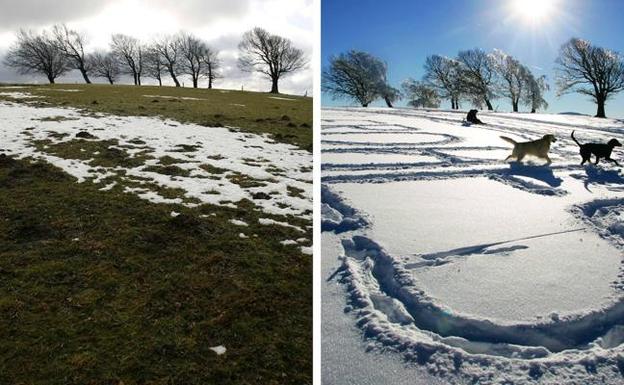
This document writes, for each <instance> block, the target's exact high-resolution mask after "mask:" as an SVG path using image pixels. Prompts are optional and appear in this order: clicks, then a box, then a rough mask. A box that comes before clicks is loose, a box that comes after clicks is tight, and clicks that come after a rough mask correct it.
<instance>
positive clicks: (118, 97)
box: [0, 84, 312, 151]
mask: <svg viewBox="0 0 624 385" xmlns="http://www.w3.org/2000/svg"><path fill="white" fill-rule="evenodd" d="M25 87H26V88H24V89H23V90H20V91H26V92H29V93H31V94H33V95H38V96H41V97H42V98H40V99H37V100H40V101H43V102H46V103H49V104H51V105H53V106H71V107H76V108H81V109H84V110H87V111H93V112H104V113H110V114H115V115H132V116H161V117H163V118H170V119H174V120H177V121H179V122H181V123H196V124H201V125H205V126H212V127H214V126H231V127H237V128H240V129H241V130H243V131H247V132H253V133H258V134H262V133H266V134H270V135H271V137H272V138H273V139H274V140H276V141H278V142H283V143H289V144H294V145H296V146H298V147H300V148H303V149H307V150H309V151H312V98H309V97H301V96H293V95H282V94H279V95H275V94H270V93H262V92H250V91H234V90H218V89H212V90H208V89H199V88H198V89H194V88H182V87H180V88H176V87H158V86H140V87H137V86H129V85H104V84H52V85H26V86H25ZM67 90H76V91H74V92H72V91H67ZM2 98H5V99H9V98H7V97H6V96H5V97H3V96H2V95H0V99H2Z"/></svg>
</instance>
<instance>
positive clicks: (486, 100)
mask: <svg viewBox="0 0 624 385" xmlns="http://www.w3.org/2000/svg"><path fill="white" fill-rule="evenodd" d="M485 104H486V105H487V109H488V111H492V110H494V107H492V103H491V102H490V99H488V98H485Z"/></svg>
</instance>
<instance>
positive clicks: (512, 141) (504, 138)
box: [500, 136, 518, 145]
mask: <svg viewBox="0 0 624 385" xmlns="http://www.w3.org/2000/svg"><path fill="white" fill-rule="evenodd" d="M500 138H501V139H502V140H504V141H506V142H509V143H511V144H514V145H515V144H516V143H518V142H516V141H515V140H513V139H511V138H508V137H506V136H501V137H500Z"/></svg>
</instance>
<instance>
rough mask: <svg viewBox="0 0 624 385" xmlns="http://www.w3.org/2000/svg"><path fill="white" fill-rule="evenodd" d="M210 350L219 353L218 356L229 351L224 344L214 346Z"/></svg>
mask: <svg viewBox="0 0 624 385" xmlns="http://www.w3.org/2000/svg"><path fill="white" fill-rule="evenodd" d="M210 350H212V351H213V352H215V353H217V355H218V356H220V355H222V354H225V352H226V351H227V349H226V348H225V346H223V345H219V346H213V347H211V348H210Z"/></svg>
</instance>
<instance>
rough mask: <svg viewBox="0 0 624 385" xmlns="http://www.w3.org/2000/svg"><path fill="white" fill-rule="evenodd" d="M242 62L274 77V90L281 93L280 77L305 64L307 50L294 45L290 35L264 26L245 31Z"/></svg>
mask: <svg viewBox="0 0 624 385" xmlns="http://www.w3.org/2000/svg"><path fill="white" fill-rule="evenodd" d="M238 49H239V51H240V55H241V56H240V58H239V59H238V66H239V68H240V69H241V70H243V71H246V72H259V73H261V74H264V75H266V76H268V77H269V78H270V79H271V93H274V94H277V93H279V89H278V81H279V79H280V78H281V77H282V76H285V75H287V74H289V73H291V72H294V71H297V70H299V69H301V68H304V67H305V66H306V65H307V61H306V59H305V57H304V54H303V51H302V50H300V49H298V48H296V47H295V46H293V44H292V42H291V41H290V40H289V39H286V38H283V37H281V36H277V35H272V34H270V33H269V32H267V31H265V30H264V29H262V28H258V27H256V28H254V29H252V30H251V31H247V32H245V34H244V35H243V40H242V41H241V42H240V44H239V45H238Z"/></svg>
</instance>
